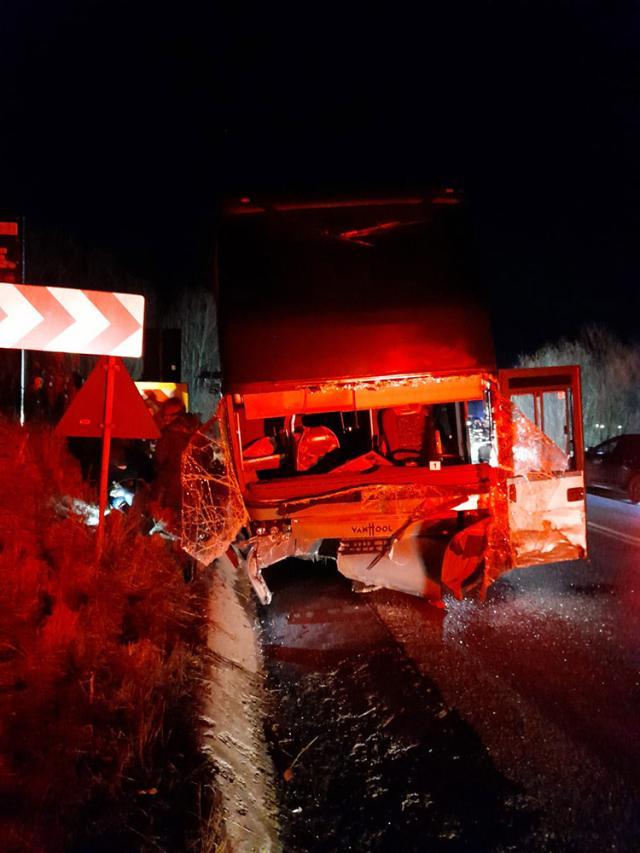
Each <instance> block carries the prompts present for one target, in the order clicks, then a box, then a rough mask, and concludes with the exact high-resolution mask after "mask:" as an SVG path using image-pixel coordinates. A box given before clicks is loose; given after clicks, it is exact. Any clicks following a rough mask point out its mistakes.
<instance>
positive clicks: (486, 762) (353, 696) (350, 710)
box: [261, 498, 640, 851]
mask: <svg viewBox="0 0 640 853" xmlns="http://www.w3.org/2000/svg"><path fill="white" fill-rule="evenodd" d="M618 504H620V505H621V506H624V507H625V510H623V511H622V512H617V508H618V506H617V505H618ZM627 508H628V509H627ZM589 520H590V522H592V526H591V527H590V537H589V538H590V550H591V560H590V561H589V562H575V563H568V564H561V565H553V566H543V567H537V568H532V569H524V570H520V571H518V572H513V573H511V574H509V575H507V576H505V577H504V578H502V579H501V580H500V581H499V582H498V583H497V584H495V585H494V587H492V589H491V590H490V594H489V597H488V600H487V601H486V602H485V603H484V604H479V603H478V602H475V601H464V602H457V601H454V600H450V599H449V600H447V611H446V613H443V612H441V611H438V610H437V609H435V608H433V607H431V606H430V605H428V604H426V603H425V602H423V601H420V600H419V599H414V598H411V597H408V596H402V595H399V594H395V593H390V592H386V591H379V592H376V593H372V594H369V595H365V596H362V595H355V594H353V593H352V592H351V591H350V586H349V584H348V582H347V581H345V580H344V579H343V578H341V577H340V576H339V575H338V574H337V573H336V572H335V570H332V568H331V564H328V566H326V567H324V568H322V567H318V566H315V567H314V566H312V565H310V564H305V563H300V562H293V561H292V562H290V563H288V564H286V565H285V564H281V565H280V566H278V567H276V568H274V569H272V570H271V573H270V575H269V581H270V583H271V586H272V588H273V590H274V601H273V604H272V605H271V606H270V607H269V608H262V609H261V621H262V627H263V644H264V649H265V661H266V665H267V686H268V688H269V691H270V698H271V716H270V719H269V722H268V725H267V735H268V738H269V741H270V745H271V750H272V754H273V758H274V761H275V763H276V768H277V770H278V771H279V773H278V775H279V780H280V781H279V791H278V795H279V799H280V805H281V811H282V826H283V843H284V846H285V849H286V850H288V851H307V850H308V851H321V850H327V851H328V850H396V849H397V850H403V851H404V850H425V851H431V850H434V851H439V850H469V851H484V850H487V851H488V850H534V851H538V850H539V851H542V850H567V851H569V850H576V851H591V850H594V851H595V850H598V851H600V850H620V851H623V850H629V851H631V850H634V851H635V850H638V849H639V848H640V576H639V573H640V561H639V560H638V555H639V551H638V546H636V545H634V544H631V543H630V542H629V541H626V540H625V539H622V538H615V536H614V535H613V534H611V533H608V532H607V533H603V532H601V531H599V530H598V527H596V526H595V525H599V526H600V527H607V528H608V529H612V530H620V532H622V533H623V535H624V533H625V531H626V532H627V535H628V536H632V535H633V532H630V531H632V530H633V526H634V525H635V524H637V522H638V520H640V508H637V507H633V506H631V505H629V504H624V503H623V502H616V501H611V500H609V499H606V498H596V499H595V501H594V499H593V498H590V499H589ZM302 750H304V751H303V752H302V753H301V751H302ZM300 753H301V754H300ZM298 755H299V757H297V756H298Z"/></svg>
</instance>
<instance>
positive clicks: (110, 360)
mask: <svg viewBox="0 0 640 853" xmlns="http://www.w3.org/2000/svg"><path fill="white" fill-rule="evenodd" d="M105 370H106V371H107V375H106V382H105V394H104V418H103V422H102V465H101V467H100V495H99V516H98V538H97V542H96V547H97V550H98V556H100V554H102V549H103V547H104V517H105V512H106V509H107V493H108V488H109V453H110V451H111V432H112V429H113V391H114V385H115V372H116V370H117V367H116V360H115V357H114V356H112V355H110V356H108V357H107V359H106V364H105Z"/></svg>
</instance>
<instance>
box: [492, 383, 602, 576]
mask: <svg viewBox="0 0 640 853" xmlns="http://www.w3.org/2000/svg"><path fill="white" fill-rule="evenodd" d="M495 411H496V424H497V436H498V442H499V446H500V448H501V453H500V461H501V463H502V464H501V470H502V471H503V474H504V477H505V479H504V483H503V486H502V489H503V490H506V495H505V496H504V499H503V500H500V497H499V496H496V504H497V505H496V507H495V509H494V513H493V518H494V522H493V524H494V526H496V527H497V528H498V529H496V530H495V531H494V536H496V537H497V538H502V539H503V540H505V539H506V540H507V541H508V543H509V548H510V555H509V559H508V564H507V565H506V566H505V567H504V568H502V567H501V566H500V565H499V563H498V562H496V561H494V564H493V571H492V573H491V574H492V579H495V577H497V575H498V574H501V573H502V571H504V570H505V568H513V567H517V566H531V565H535V564H540V563H552V562H559V561H563V560H576V559H579V558H581V557H582V556H584V554H585V553H586V517H585V506H584V476H583V473H582V472H581V471H571V470H570V458H569V455H568V454H567V453H565V452H564V451H563V450H562V449H561V448H560V447H558V445H557V444H555V442H553V441H552V440H551V439H550V438H549V436H547V435H546V434H545V433H544V432H543V430H542V429H540V428H539V427H538V426H536V425H535V424H533V423H532V422H531V421H530V420H529V419H528V418H527V417H526V416H525V415H524V414H523V412H522V411H520V409H519V408H518V407H517V406H516V405H515V404H514V403H513V402H512V401H511V400H509V399H507V398H500V399H499V403H498V405H497V406H496V407H495ZM499 528H502V530H500V529H499Z"/></svg>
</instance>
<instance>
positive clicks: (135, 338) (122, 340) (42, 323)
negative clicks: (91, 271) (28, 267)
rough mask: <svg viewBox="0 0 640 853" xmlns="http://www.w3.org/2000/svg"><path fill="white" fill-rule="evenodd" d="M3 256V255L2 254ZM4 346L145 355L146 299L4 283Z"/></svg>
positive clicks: (0, 289)
mask: <svg viewBox="0 0 640 853" xmlns="http://www.w3.org/2000/svg"><path fill="white" fill-rule="evenodd" d="M0 258H1V255H0ZM1 279H2V269H0V347H4V348H8V349H34V350H46V351H48V352H75V353H87V354H88V355H118V356H129V357H134V358H138V357H139V356H141V355H142V325H143V319H144V297H143V296H139V295H138V294H133V293H108V292H102V291H98V290H78V289H74V288H70V287H39V286H35V285H30V284H14V283H11V282H10V281H2V280H1Z"/></svg>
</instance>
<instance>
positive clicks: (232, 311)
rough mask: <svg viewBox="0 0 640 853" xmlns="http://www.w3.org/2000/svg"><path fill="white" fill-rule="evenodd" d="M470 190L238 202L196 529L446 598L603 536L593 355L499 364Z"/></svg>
mask: <svg viewBox="0 0 640 853" xmlns="http://www.w3.org/2000/svg"><path fill="white" fill-rule="evenodd" d="M470 249H471V237H470V229H469V225H468V216H467V213H466V211H465V204H464V202H463V199H462V198H461V197H460V196H459V195H458V194H457V193H455V192H454V191H452V190H445V191H442V192H435V193H431V194H428V195H424V196H416V197H401V198H386V199H371V198H369V199H350V200H341V201H317V200H316V201H309V202H307V203H300V202H297V203H291V204H288V203H283V202H276V203H269V204H257V203H252V202H251V201H250V200H248V199H244V200H243V201H242V202H240V203H238V204H237V205H236V206H233V207H232V208H231V209H230V210H229V211H228V215H227V217H226V220H225V224H224V227H223V229H222V234H221V239H220V244H219V256H218V287H219V294H218V296H219V326H220V342H221V358H222V371H223V397H222V400H221V404H220V407H219V409H218V413H217V415H216V417H215V418H214V419H213V421H211V422H210V423H209V424H208V425H207V426H206V427H205V428H203V430H201V431H200V433H198V434H197V435H196V437H195V438H194V441H193V442H192V445H191V446H190V448H189V450H188V452H187V454H186V456H185V464H184V478H185V479H184V494H185V505H184V509H183V533H184V536H183V540H184V541H183V544H184V547H185V549H186V550H188V551H189V552H190V553H191V554H192V555H193V556H194V557H196V558H197V559H199V560H200V561H202V562H204V563H208V562H211V560H213V559H215V557H217V556H220V555H221V554H222V553H224V552H225V551H226V550H227V549H231V550H230V553H232V555H233V557H234V559H235V560H236V562H237V563H238V564H243V565H244V567H245V568H246V570H247V571H248V573H249V576H250V578H251V582H252V584H253V586H254V589H255V590H256V592H257V594H258V596H259V597H260V599H261V600H262V601H263V602H268V601H269V600H270V597H271V595H270V591H269V589H268V587H267V585H266V584H265V581H264V579H263V577H262V570H263V569H264V568H265V567H267V566H270V565H272V564H274V563H277V562H278V561H280V560H283V559H285V558H287V557H292V556H297V557H306V558H312V559H313V558H318V557H323V558H327V557H328V558H332V559H334V560H335V561H336V564H337V567H338V570H339V571H340V572H341V573H342V574H343V575H345V576H346V577H348V578H350V579H351V580H352V581H353V583H354V585H356V586H357V588H359V589H367V588H375V587H380V586H381V587H387V588H390V589H395V590H400V591H402V592H406V593H411V594H414V595H419V596H424V597H426V598H429V599H431V600H433V601H440V599H441V597H442V593H443V590H444V589H448V590H449V591H451V592H452V593H453V594H454V595H456V596H458V597H460V596H463V595H464V594H465V593H469V592H471V591H472V590H479V591H480V593H482V592H484V591H485V590H486V588H487V587H488V585H489V584H491V583H492V582H493V581H494V580H495V579H496V578H497V577H498V576H499V575H500V574H502V573H503V572H505V571H507V570H509V569H513V568H516V567H520V566H530V565H534V564H541V563H551V562H559V561H563V560H574V559H578V558H581V557H583V556H584V555H585V552H586V534H585V500H584V480H583V438H582V416H581V400H580V379H579V370H578V368H577V367H573V366H562V367H553V368H544V369H527V370H498V369H497V368H496V362H495V356H494V348H493V341H492V334H491V328H490V323H489V319H488V315H487V311H486V307H485V305H484V300H483V299H482V297H481V294H480V292H479V289H478V283H477V280H476V277H475V274H474V268H473V263H472V260H471V255H472V252H471V251H470Z"/></svg>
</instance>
